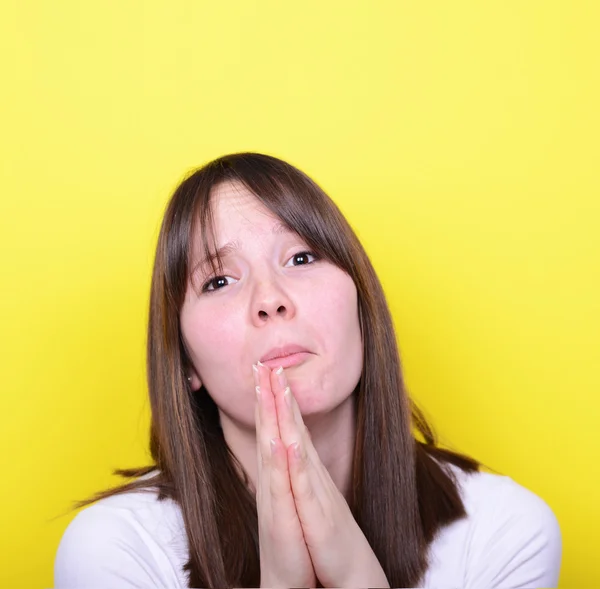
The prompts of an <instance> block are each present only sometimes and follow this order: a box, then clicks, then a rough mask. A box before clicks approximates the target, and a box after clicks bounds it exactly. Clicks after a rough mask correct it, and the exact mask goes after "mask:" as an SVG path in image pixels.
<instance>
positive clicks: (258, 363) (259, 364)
mask: <svg viewBox="0 0 600 589" xmlns="http://www.w3.org/2000/svg"><path fill="white" fill-rule="evenodd" d="M256 365H257V366H264V364H263V363H262V362H261V361H260V360H259V361H258V362H257V363H256Z"/></svg>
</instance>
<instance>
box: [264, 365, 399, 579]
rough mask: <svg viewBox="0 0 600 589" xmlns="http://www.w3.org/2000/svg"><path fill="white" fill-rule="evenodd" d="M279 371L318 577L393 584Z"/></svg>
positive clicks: (286, 431)
mask: <svg viewBox="0 0 600 589" xmlns="http://www.w3.org/2000/svg"><path fill="white" fill-rule="evenodd" d="M259 369H260V370H261V371H268V372H271V371H270V370H269V369H268V368H266V367H262V366H261V367H259ZM277 372H279V371H275V372H273V373H271V374H270V376H271V379H270V382H271V389H272V391H273V395H274V398H275V407H276V410H277V422H278V427H279V433H280V435H281V440H282V441H283V444H284V447H285V448H286V449H287V464H288V468H289V479H290V482H291V492H292V494H293V500H294V503H295V507H296V512H297V514H298V519H299V521H300V525H301V528H302V532H303V536H304V541H305V542H306V546H307V548H308V552H309V554H310V559H311V561H312V565H313V567H314V571H315V574H316V576H317V578H318V580H319V581H320V583H321V584H322V585H323V586H324V587H357V586H361V587H389V584H388V580H387V578H386V576H385V572H384V571H383V569H382V567H381V565H380V564H379V561H378V560H377V557H376V556H375V553H374V552H373V550H372V548H371V546H370V545H369V542H368V541H367V539H366V538H365V536H364V534H363V532H362V530H361V529H360V527H359V525H358V524H357V523H356V521H355V519H354V517H353V516H352V512H351V511H350V507H349V506H348V503H347V502H346V500H345V499H344V496H343V495H342V493H341V492H340V491H339V489H338V488H337V486H336V485H335V483H334V482H333V480H332V479H331V476H330V475H329V471H328V470H327V469H326V468H325V466H324V465H323V463H322V462H321V459H320V458H319V455H318V454H317V451H316V449H315V447H314V446H313V444H312V441H311V438H310V435H309V432H308V429H307V428H306V425H305V424H304V421H303V420H302V415H301V413H300V408H299V407H298V403H297V402H296V399H295V398H294V395H293V394H292V391H291V390H290V388H289V387H288V386H287V380H286V377H285V374H284V372H283V370H280V373H279V374H278V373H277ZM261 373H262V372H261Z"/></svg>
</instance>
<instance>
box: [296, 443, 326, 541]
mask: <svg viewBox="0 0 600 589" xmlns="http://www.w3.org/2000/svg"><path fill="white" fill-rule="evenodd" d="M287 457H288V465H289V472H290V483H291V488H292V494H293V495H294V504H295V506H296V513H297V514H298V519H299V520H300V522H301V524H302V527H303V528H304V529H306V530H318V529H321V528H322V526H323V523H326V522H324V519H323V518H324V516H325V513H324V510H323V502H324V501H325V500H326V499H327V490H326V488H325V487H324V486H323V484H322V481H321V478H320V477H319V476H318V475H317V473H316V471H315V469H314V467H313V466H312V464H311V462H310V460H309V457H308V454H307V452H306V448H305V447H303V446H302V444H297V443H296V444H292V445H291V446H290V447H289V448H288V449H287ZM305 537H306V536H305ZM306 540H307V542H308V541H309V538H306ZM309 548H310V546H309Z"/></svg>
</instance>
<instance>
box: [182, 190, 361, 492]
mask: <svg viewBox="0 0 600 589" xmlns="http://www.w3.org/2000/svg"><path fill="white" fill-rule="evenodd" d="M211 204H212V207H213V212H214V220H215V232H216V243H217V245H218V247H221V246H223V245H224V244H226V243H228V242H231V241H235V242H237V245H238V246H239V247H238V248H237V249H235V250H234V251H231V252H230V253H228V254H227V255H225V256H224V257H223V265H224V267H223V272H222V275H223V276H224V278H222V279H220V280H218V281H214V280H213V281H212V282H210V281H211V279H214V276H212V275H211V274H210V272H211V269H210V265H208V266H200V267H199V268H197V269H196V271H195V272H193V274H192V276H191V278H190V281H189V284H188V289H187V293H186V297H185V301H184V304H183V307H182V309H181V314H180V320H181V330H182V335H183V339H184V342H185V345H186V347H187V350H188V352H189V355H190V357H191V359H192V362H193V366H194V369H193V370H192V371H191V372H190V374H189V376H190V377H191V379H192V381H191V384H192V388H193V389H198V388H200V386H201V384H204V386H205V387H206V389H207V390H208V391H209V392H210V395H211V397H212V398H213V400H214V401H215V403H216V404H217V406H218V408H219V414H220V419H221V426H222V429H223V433H224V436H225V439H226V441H227V443H228V445H229V447H230V448H231V450H232V451H233V453H234V454H235V456H236V457H237V458H238V460H239V461H240V463H241V464H242V466H243V468H244V470H245V471H246V473H247V474H248V477H249V479H250V481H251V483H252V486H253V488H254V489H256V488H257V478H258V470H257V436H256V424H255V418H254V417H255V405H256V396H255V392H254V390H255V382H254V379H255V376H254V371H253V369H252V366H253V364H256V363H257V362H258V360H259V359H260V358H261V357H262V356H264V354H265V353H266V352H268V351H269V350H270V349H272V348H273V347H275V346H280V345H282V344H287V343H296V344H299V345H302V346H304V347H306V348H308V349H309V350H310V351H311V352H312V354H311V355H310V356H309V357H308V358H307V359H306V360H305V361H304V362H303V363H302V364H300V365H297V366H293V367H289V368H286V369H285V375H286V378H287V381H288V383H289V386H290V387H291V389H292V390H293V392H294V397H295V398H296V400H297V403H298V406H299V410H300V413H301V415H302V418H303V420H304V423H305V424H306V427H307V428H308V431H309V432H310V437H311V439H312V443H313V445H314V447H315V449H316V452H317V453H318V456H319V458H320V460H321V462H322V464H323V465H324V467H325V468H326V469H327V471H328V472H329V475H330V476H331V479H332V480H333V482H334V484H335V485H336V487H337V488H338V489H339V490H340V492H341V493H342V494H343V495H344V496H346V497H347V493H348V489H349V484H350V476H351V460H352V454H353V445H354V438H355V431H354V423H355V415H354V412H353V403H352V391H353V390H354V389H355V387H356V385H357V383H358V381H359V378H360V374H361V370H362V361H363V358H362V341H361V334H360V326H359V320H358V305H357V292H356V287H355V285H354V283H353V281H352V279H351V278H350V277H349V276H348V275H347V274H346V273H345V272H344V271H343V270H341V269H339V268H337V267H336V266H334V265H333V264H331V263H329V262H327V261H324V260H318V259H315V258H314V257H312V256H310V255H308V256H298V254H301V253H303V252H307V251H310V250H309V248H308V247H307V246H306V244H305V243H304V242H303V240H302V239H301V238H300V237H299V236H298V235H296V234H294V233H292V232H289V231H287V230H281V229H280V227H281V226H280V222H279V219H278V218H277V217H275V216H274V215H273V214H272V213H271V212H270V211H268V209H266V208H265V207H264V206H263V205H262V204H261V203H260V202H259V201H258V200H257V199H256V197H255V196H254V195H253V194H252V193H250V192H249V191H248V190H247V189H245V188H244V187H243V186H241V185H239V184H233V183H224V184H221V185H219V186H217V187H215V189H214V190H213V194H212V198H211ZM278 228H279V229H278ZM193 247H194V250H193V251H194V254H195V255H194V256H193V260H194V263H193V264H192V268H194V267H195V266H196V263H197V262H198V261H199V260H200V259H201V255H202V248H201V241H200V236H199V235H197V236H195V241H194V244H193ZM206 284H208V289H209V290H208V291H207V290H204V291H203V287H204V286H205V285H206ZM332 441H334V443H332Z"/></svg>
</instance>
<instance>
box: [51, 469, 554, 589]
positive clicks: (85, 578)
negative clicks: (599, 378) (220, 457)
mask: <svg viewBox="0 0 600 589" xmlns="http://www.w3.org/2000/svg"><path fill="white" fill-rule="evenodd" d="M452 469H453V470H454V471H455V472H456V473H457V476H458V481H459V484H460V488H461V496H462V498H463V502H464V504H465V509H466V511H467V518H464V519H462V520H460V521H457V522H454V523H452V524H450V525H449V526H446V527H445V528H442V530H441V531H440V532H439V534H438V535H437V536H436V538H435V539H434V541H433V542H432V543H431V545H430V552H429V558H430V566H429V568H428V570H427V572H426V575H425V577H424V578H423V580H422V583H421V586H422V587H425V588H427V589H434V588H435V589H450V588H461V589H469V588H471V589H482V588H487V589H492V588H497V589H509V588H517V587H519V588H524V587H556V586H557V584H558V576H559V570H560V562H561V555H562V540H561V533H560V529H559V526H558V522H557V520H556V517H555V516H554V514H553V512H552V511H551V509H550V508H549V507H548V505H547V504H546V503H545V502H544V501H543V500H542V499H540V498H539V497H538V496H536V495H535V494H533V493H532V492H531V491H529V490H527V489H526V488H524V487H522V486H521V485H519V484H517V483H516V482H515V481H513V480H512V479H510V478H509V477H506V476H500V475H495V474H489V473H483V472H478V473H474V474H471V475H468V474H466V473H464V472H463V471H461V470H460V469H458V468H455V467H452ZM151 474H152V473H151ZM399 558H401V555H399ZM187 560H188V544H187V537H186V534H185V528H184V525H183V518H182V515H181V510H180V508H179V506H178V505H177V504H176V503H175V502H174V501H172V500H171V499H166V500H164V501H160V502H159V501H158V499H157V494H156V493H126V494H123V495H116V496H113V497H109V498H107V499H101V500H100V501H98V502H96V503H94V504H92V505H90V506H88V507H86V508H84V509H83V510H82V511H80V512H79V513H78V514H77V515H76V516H75V518H74V519H73V520H72V521H71V523H70V524H69V525H68V527H67V529H66V531H65V533H64V534H63V537H62V539H61V541H60V544H59V547H58V551H57V553H56V559H55V562H54V586H55V589H74V588H77V589H94V588H98V589H100V588H106V587H115V588H119V589H133V588H134V587H135V588H138V589H141V588H144V589H145V588H158V587H161V588H166V587H168V588H175V587H177V588H185V587H187V581H186V575H185V574H184V571H183V566H184V565H185V564H186V563H187Z"/></svg>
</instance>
